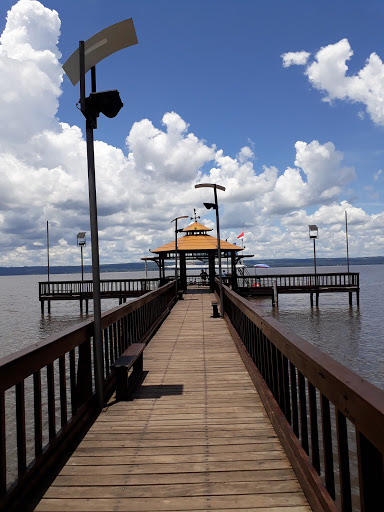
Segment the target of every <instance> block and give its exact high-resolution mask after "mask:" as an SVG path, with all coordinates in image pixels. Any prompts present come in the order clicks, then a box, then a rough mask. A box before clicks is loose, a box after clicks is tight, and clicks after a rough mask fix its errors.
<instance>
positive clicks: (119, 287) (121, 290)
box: [39, 278, 160, 314]
mask: <svg viewBox="0 0 384 512" xmlns="http://www.w3.org/2000/svg"><path fill="white" fill-rule="evenodd" d="M159 283H160V279H159V278H154V279H102V280H101V281H100V298H102V299H119V304H122V303H123V302H125V301H126V299H127V298H132V297H140V296H141V295H144V294H145V293H147V292H149V291H151V290H156V288H158V287H159ZM92 297H93V281H91V280H83V281H73V280H71V281H44V282H39V301H40V304H41V313H42V314H44V304H45V302H46V303H47V305H48V313H50V311H51V301H58V300H75V301H79V304H80V311H81V312H82V311H83V302H84V303H85V309H86V312H87V313H88V301H89V300H92Z"/></svg>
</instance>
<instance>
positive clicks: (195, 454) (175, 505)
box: [36, 294, 310, 512]
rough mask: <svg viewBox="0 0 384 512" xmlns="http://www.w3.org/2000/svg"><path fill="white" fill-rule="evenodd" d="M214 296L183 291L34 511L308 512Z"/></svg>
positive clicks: (308, 508) (302, 495) (305, 501)
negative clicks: (119, 396)
mask: <svg viewBox="0 0 384 512" xmlns="http://www.w3.org/2000/svg"><path fill="white" fill-rule="evenodd" d="M211 300H212V296H211V295H209V294H193V295H188V294H187V295H185V300H184V301H179V302H178V303H177V304H176V306H175V307H174V309H173V310H172V313H171V314H170V315H169V317H168V318H167V319H166V321H165V322H164V324H163V325H162V326H161V328H160V329H159V331H158V332H157V333H156V335H155V336H154V338H153V339H152V340H151V342H150V344H149V345H148V347H147V348H146V350H145V352H144V371H145V372H146V376H145V379H144V381H143V383H142V385H141V386H140V387H138V388H137V390H136V391H135V393H134V396H133V399H132V400H131V401H128V402H116V401H115V400H114V398H112V399H111V401H110V402H109V404H108V406H107V407H106V408H105V409H104V410H103V412H102V413H101V414H100V416H99V418H98V419H97V421H96V422H95V423H94V425H93V426H92V427H91V429H90V430H89V432H88V434H87V435H86V436H85V438H84V439H83V441H82V442H81V443H80V445H79V447H78V449H77V450H76V451H75V452H74V453H73V454H72V456H71V458H70V459H69V460H68V462H67V464H66V465H65V467H64V468H63V469H62V470H61V472H60V474H59V475H58V476H57V477H56V479H55V481H54V482H53V484H52V486H51V487H50V488H49V489H48V491H47V492H46V494H45V495H44V497H43V499H42V500H41V501H40V503H39V504H38V505H37V507H36V510H38V511H48V510H50V511H61V510H63V511H64V510H65V511H66V512H67V511H71V510H76V511H79V512H80V511H88V510H89V511H92V512H97V511H98V510H103V511H107V510H119V511H120V510H126V511H137V512H139V511H148V512H149V511H151V512H155V511H180V512H181V511H191V512H193V511H196V512H197V511H201V510H210V511H216V512H218V511H220V510H223V511H224V510H225V511H226V512H230V511H231V510H232V511H235V510H236V511H255V510H257V511H258V512H262V511H267V510H268V512H293V511H295V512H304V511H306V512H307V511H309V510H310V507H309V506H308V503H307V500H306V498H305V496H304V494H303V492H302V490H301V488H300V486H299V484H298V482H297V479H296V477H295V475H294V472H293V470H292V468H291V466H290V464H289V462H288V459H287V457H286V455H285V453H284V451H283V450H282V447H281V444H280V441H279V440H278V439H277V436H276V434H275V432H274V430H273V428H272V426H271V424H270V422H269V419H268V417H267V414H266V412H265V410H264V407H263V406H262V404H261V401H260V398H259V396H258V394H257V392H256V390H255V388H254V386H253V384H252V382H251V379H250V377H249V375H248V373H247V371H246V369H245V367H244V365H243V363H242V361H241V358H240V356H239V354H238V352H237V350H236V348H235V346H234V343H233V341H232V339H231V336H230V334H229V331H228V329H227V327H226V325H225V323H224V322H223V320H222V319H220V318H219V319H213V318H212V317H211V314H212V308H211Z"/></svg>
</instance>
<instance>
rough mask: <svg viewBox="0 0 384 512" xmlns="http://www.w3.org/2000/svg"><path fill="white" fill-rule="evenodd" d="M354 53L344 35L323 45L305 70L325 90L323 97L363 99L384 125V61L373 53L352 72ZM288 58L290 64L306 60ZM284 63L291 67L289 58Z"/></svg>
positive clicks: (375, 120) (372, 115)
mask: <svg viewBox="0 0 384 512" xmlns="http://www.w3.org/2000/svg"><path fill="white" fill-rule="evenodd" d="M284 55H290V53H287V54H284ZM352 56H353V51H352V48H351V46H350V44H349V41H348V39H341V40H340V41H339V42H337V43H335V44H330V45H328V46H325V47H324V48H321V49H320V50H319V51H318V52H317V54H316V55H315V58H314V60H313V62H311V63H310V64H308V66H307V68H306V71H305V74H306V75H307V76H308V79H309V81H310V82H311V84H312V85H313V87H315V88H316V89H319V90H321V91H323V92H324V93H325V96H324V97H323V101H326V102H332V101H333V100H346V101H352V102H357V103H362V104H363V105H365V108H366V111H367V113H368V115H369V116H370V118H371V119H372V121H373V122H374V123H376V124H378V125H384V87H383V83H384V64H383V62H382V60H381V59H380V57H379V56H378V55H377V54H376V53H372V54H371V55H370V56H369V57H368V59H367V61H366V63H365V66H364V67H363V68H362V69H361V70H360V71H359V72H358V73H356V74H354V75H348V65H347V62H348V61H349V60H350V59H351V58H352ZM287 62H290V64H289V65H291V64H303V62H294V61H293V60H291V61H289V60H288V61H287ZM304 64H305V63H304ZM283 66H285V67H287V65H286V61H283ZM358 116H359V117H360V118H362V117H363V113H362V112H361V111H360V112H359V113H358Z"/></svg>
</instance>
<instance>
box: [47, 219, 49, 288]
mask: <svg viewBox="0 0 384 512" xmlns="http://www.w3.org/2000/svg"><path fill="white" fill-rule="evenodd" d="M47 256H48V283H49V223H48V221H47Z"/></svg>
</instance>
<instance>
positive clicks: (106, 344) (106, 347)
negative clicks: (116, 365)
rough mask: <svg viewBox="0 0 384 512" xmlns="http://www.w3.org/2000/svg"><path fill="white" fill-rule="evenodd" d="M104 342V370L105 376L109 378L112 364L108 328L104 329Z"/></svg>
mask: <svg viewBox="0 0 384 512" xmlns="http://www.w3.org/2000/svg"><path fill="white" fill-rule="evenodd" d="M102 337H103V341H104V368H105V374H106V375H107V377H108V376H109V374H110V373H111V369H110V366H111V364H110V363H111V362H110V360H109V341H108V328H106V329H103V333H102Z"/></svg>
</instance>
